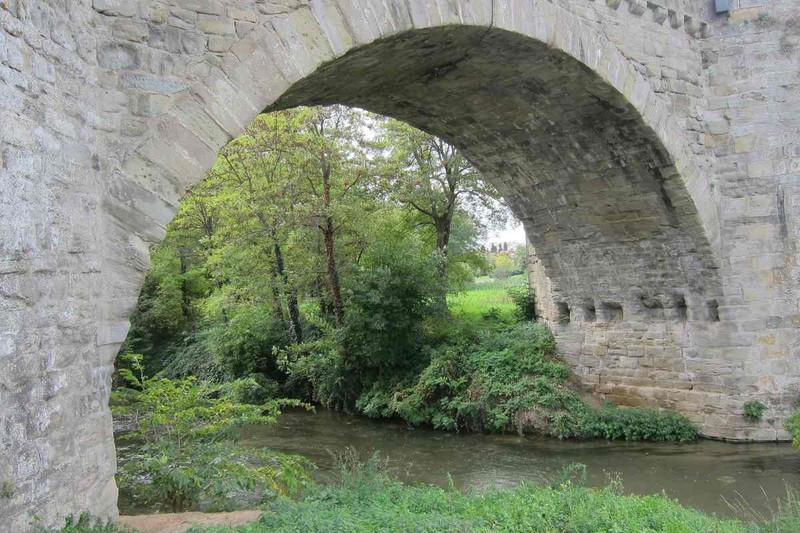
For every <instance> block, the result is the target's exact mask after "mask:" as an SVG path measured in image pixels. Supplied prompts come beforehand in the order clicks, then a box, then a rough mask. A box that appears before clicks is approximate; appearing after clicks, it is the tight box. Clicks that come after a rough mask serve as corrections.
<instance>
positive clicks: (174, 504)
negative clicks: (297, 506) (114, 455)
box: [112, 366, 308, 512]
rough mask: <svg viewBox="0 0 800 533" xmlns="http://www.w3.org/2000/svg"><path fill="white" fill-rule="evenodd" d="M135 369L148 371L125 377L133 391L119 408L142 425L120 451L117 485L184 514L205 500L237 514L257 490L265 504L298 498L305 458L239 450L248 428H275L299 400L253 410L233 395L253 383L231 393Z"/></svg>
mask: <svg viewBox="0 0 800 533" xmlns="http://www.w3.org/2000/svg"><path fill="white" fill-rule="evenodd" d="M136 371H141V368H140V367H139V368H137V367H136V366H134V367H133V369H132V370H123V371H121V372H122V373H123V374H124V377H125V378H126V380H127V381H128V382H129V383H130V385H131V388H126V389H119V390H117V391H115V392H114V394H113V402H112V408H113V410H114V414H115V415H117V416H119V415H125V416H128V417H131V418H132V419H133V421H134V423H135V426H136V429H135V431H132V432H130V433H128V434H126V435H124V436H123V437H122V440H123V441H129V440H132V441H134V442H135V446H131V447H129V448H127V447H121V448H120V468H119V476H118V480H119V482H120V487H121V489H122V490H126V491H128V492H129V493H130V494H131V496H132V499H133V500H134V501H136V502H137V503H140V504H143V505H147V506H153V505H156V506H157V505H161V504H167V505H168V506H169V507H170V509H171V510H172V511H173V512H181V511H183V510H186V509H188V508H191V507H194V506H196V505H197V504H198V503H199V502H200V500H201V499H206V500H209V501H211V502H212V505H213V506H215V507H216V508H218V509H230V508H233V507H235V503H234V502H233V500H232V499H231V497H230V496H231V494H232V493H234V492H236V491H256V492H258V493H259V494H260V495H261V499H262V500H263V499H266V498H269V497H271V496H274V495H277V494H283V493H294V492H296V491H298V490H299V489H300V488H301V487H302V486H303V485H304V484H305V483H306V481H307V480H308V476H307V473H306V467H307V462H306V461H305V460H304V459H302V458H300V457H296V456H289V455H284V454H277V453H274V452H271V451H269V450H265V449H261V450H248V449H244V448H241V447H239V446H238V445H237V444H236V437H237V436H238V430H239V428H240V427H241V426H243V425H246V424H271V423H274V422H275V420H276V418H277V416H278V415H279V414H280V412H279V408H280V406H281V405H287V404H288V405H300V404H299V402H297V401H294V400H283V401H271V402H268V403H264V404H261V405H250V404H245V403H240V402H238V401H236V400H235V399H234V398H233V397H232V395H231V393H232V392H237V391H240V390H243V389H244V390H248V389H251V388H252V385H253V383H254V380H253V381H252V382H247V383H243V384H236V383H234V384H232V385H231V386H229V387H228V389H227V390H226V389H223V388H221V387H219V386H214V385H210V384H208V383H203V382H199V381H197V380H196V379H194V378H187V379H184V380H170V379H167V378H161V377H155V378H144V377H142V376H141V374H139V375H137V374H136Z"/></svg>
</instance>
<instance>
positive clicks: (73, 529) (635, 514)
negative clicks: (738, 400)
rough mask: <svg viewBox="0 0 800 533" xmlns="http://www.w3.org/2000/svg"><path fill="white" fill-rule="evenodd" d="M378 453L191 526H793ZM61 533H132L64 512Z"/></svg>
mask: <svg viewBox="0 0 800 533" xmlns="http://www.w3.org/2000/svg"><path fill="white" fill-rule="evenodd" d="M380 465H381V463H380V461H377V460H375V459H374V458H373V460H371V461H369V462H367V463H366V464H359V463H357V462H353V461H352V460H350V461H348V463H347V465H346V466H345V467H343V468H342V469H341V470H340V478H339V481H338V482H337V483H333V484H330V485H324V486H322V485H317V486H311V487H309V488H308V490H307V491H306V493H305V494H304V496H302V497H301V498H294V499H293V498H286V497H282V498H278V499H276V500H274V501H273V502H271V503H270V504H268V505H266V506H265V507H264V508H263V509H264V513H263V515H262V516H261V518H260V520H259V521H257V522H255V523H252V524H250V525H245V526H240V527H236V528H229V527H216V528H200V527H196V528H193V529H192V530H191V531H192V532H194V533H283V532H286V533H289V532H298V531H303V532H309V533H311V532H319V533H323V532H324V533H328V532H348V533H361V532H363V533H367V532H396V533H406V532H411V531H426V532H448V533H449V532H453V531H464V532H467V531H469V532H487V533H488V532H526V533H578V532H586V533H596V532H612V531H613V532H615V533H648V532H652V533H662V532H663V533H795V532H796V531H800V502H798V501H797V500H795V499H793V498H790V499H789V500H787V501H786V502H785V503H784V504H783V505H782V507H781V509H780V510H778V511H777V512H776V514H775V515H774V516H770V517H759V518H761V520H759V521H757V522H755V521H750V522H748V521H745V520H741V519H730V518H719V517H716V516H710V515H707V514H704V513H702V512H699V511H695V510H693V509H688V508H686V507H683V506H681V505H680V504H678V503H677V502H675V501H673V500H670V499H669V498H667V497H666V496H664V495H652V496H634V495H623V494H622V493H621V491H622V486H621V484H620V483H619V482H613V483H610V484H609V485H608V486H607V487H605V488H601V489H591V488H586V487H584V486H583V479H582V474H585V470H583V469H582V468H581V465H573V466H572V467H571V468H568V469H565V471H564V474H563V475H562V478H561V479H559V480H556V481H555V482H554V483H553V484H551V485H549V486H535V485H529V484H522V485H519V486H517V487H514V488H509V489H501V490H494V491H488V492H483V493H462V492H459V491H457V490H455V489H452V488H450V489H445V488H440V487H434V486H429V485H404V484H402V483H400V482H398V481H396V480H395V479H393V478H392V477H391V476H390V475H387V474H386V473H385V472H384V471H383V470H382V469H381V468H380ZM61 533H132V532H130V530H122V529H117V528H115V527H113V526H96V527H91V526H90V520H89V519H88V518H85V519H84V520H83V521H71V522H70V523H69V524H68V526H67V527H66V528H64V529H63V530H61Z"/></svg>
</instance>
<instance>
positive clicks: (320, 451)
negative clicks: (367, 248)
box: [243, 410, 800, 515]
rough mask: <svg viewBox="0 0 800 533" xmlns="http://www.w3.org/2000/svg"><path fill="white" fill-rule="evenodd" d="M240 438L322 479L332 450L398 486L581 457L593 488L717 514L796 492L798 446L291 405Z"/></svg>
mask: <svg viewBox="0 0 800 533" xmlns="http://www.w3.org/2000/svg"><path fill="white" fill-rule="evenodd" d="M243 444H247V445H253V446H267V447H269V448H272V449H275V450H279V451H284V452H291V453H297V454H301V455H305V456H307V457H309V458H310V459H311V460H312V461H314V463H315V464H316V465H317V466H318V467H319V471H318V472H317V475H318V476H319V477H320V479H321V480H322V481H325V480H329V479H331V478H332V476H333V474H332V472H331V470H332V468H333V463H334V461H333V459H332V457H331V453H330V452H341V451H343V450H345V449H346V448H347V447H352V448H354V449H355V450H356V451H357V452H359V454H360V456H361V457H362V459H366V458H368V457H369V456H370V455H371V454H372V453H373V452H374V451H378V452H380V456H381V457H382V458H385V459H386V460H387V461H388V463H389V467H390V469H391V471H392V472H393V473H394V474H395V475H397V477H399V478H400V479H401V480H402V481H404V482H410V483H429V484H436V485H442V486H446V485H448V483H449V479H452V482H453V483H454V484H455V486H456V487H458V488H459V489H462V490H479V491H480V490H486V489H492V488H498V487H508V486H513V485H516V484H518V483H520V482H522V481H526V482H530V483H537V484H545V483H550V482H553V481H554V480H557V479H559V476H560V474H561V472H562V470H563V468H564V467H565V466H566V465H569V464H570V463H581V464H584V465H586V467H587V480H588V483H589V484H590V485H592V486H602V485H605V484H607V482H608V479H609V476H613V477H617V476H618V477H619V478H621V481H622V484H623V486H624V490H625V491H626V492H630V493H635V494H653V493H659V492H664V493H666V494H667V495H668V496H669V497H671V498H673V499H677V500H678V501H680V502H681V503H682V504H684V505H686V506H689V507H694V508H697V509H701V510H703V511H706V512H709V513H717V514H719V515H735V514H736V513H735V512H734V511H733V510H732V509H731V508H730V506H729V505H728V503H726V501H725V500H727V501H728V502H732V503H733V502H737V501H740V500H741V499H742V498H743V499H744V500H745V501H746V502H748V504H749V505H750V506H751V507H752V508H753V509H754V510H756V511H757V512H759V513H762V514H765V515H768V514H769V509H770V508H772V509H776V507H777V503H776V502H777V500H779V499H781V498H782V497H785V496H786V491H787V487H795V488H798V489H800V451H798V450H794V449H793V448H792V447H791V446H790V445H789V444H777V443H759V444H734V443H724V442H715V441H699V442H696V443H691V444H680V445H673V444H653V443H628V442H606V441H587V442H575V441H559V440H556V439H545V438H534V437H519V436H516V435H480V434H454V433H445V432H441V431H434V430H429V429H419V428H415V429H412V428H409V427H408V426H407V425H406V424H404V423H402V422H392V421H374V420H369V419H365V418H359V417H353V416H346V415H341V414H338V413H334V412H329V411H324V410H321V411H318V412H316V413H309V412H306V411H299V410H298V411H296V410H289V411H287V412H285V413H284V414H283V415H282V416H281V417H280V419H279V421H278V424H277V425H276V426H274V427H268V428H265V427H254V428H248V429H247V430H246V431H245V433H244V435H243ZM448 476H449V478H448Z"/></svg>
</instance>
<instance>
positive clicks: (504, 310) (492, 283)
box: [447, 274, 527, 322]
mask: <svg viewBox="0 0 800 533" xmlns="http://www.w3.org/2000/svg"><path fill="white" fill-rule="evenodd" d="M526 281H527V280H526V277H525V274H518V275H516V276H510V277H508V278H505V279H494V278H490V277H486V276H484V277H480V278H477V279H476V280H475V281H474V282H472V283H470V284H468V285H467V287H466V288H465V290H464V291H462V292H459V293H456V294H452V295H450V297H449V298H448V299H447V301H448V305H449V306H450V311H451V312H452V313H453V314H454V315H455V316H457V317H460V318H464V319H467V320H470V321H479V320H487V321H492V320H499V321H502V322H507V321H510V320H512V316H513V313H514V310H515V306H514V302H513V301H512V300H511V297H510V296H509V295H508V290H509V289H511V288H513V287H522V286H524V285H525V283H526ZM493 309H497V313H498V315H499V316H498V318H497V319H493V318H491V317H488V318H487V315H488V314H490V312H491V310H493Z"/></svg>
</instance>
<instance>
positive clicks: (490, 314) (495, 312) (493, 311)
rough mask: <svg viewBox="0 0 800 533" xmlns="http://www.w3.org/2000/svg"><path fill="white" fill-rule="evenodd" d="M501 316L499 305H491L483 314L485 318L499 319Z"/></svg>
mask: <svg viewBox="0 0 800 533" xmlns="http://www.w3.org/2000/svg"><path fill="white" fill-rule="evenodd" d="M500 317H501V312H500V309H499V308H497V307H490V308H489V309H487V310H486V311H484V312H483V313H482V314H481V318H482V319H483V320H499V319H500Z"/></svg>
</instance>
